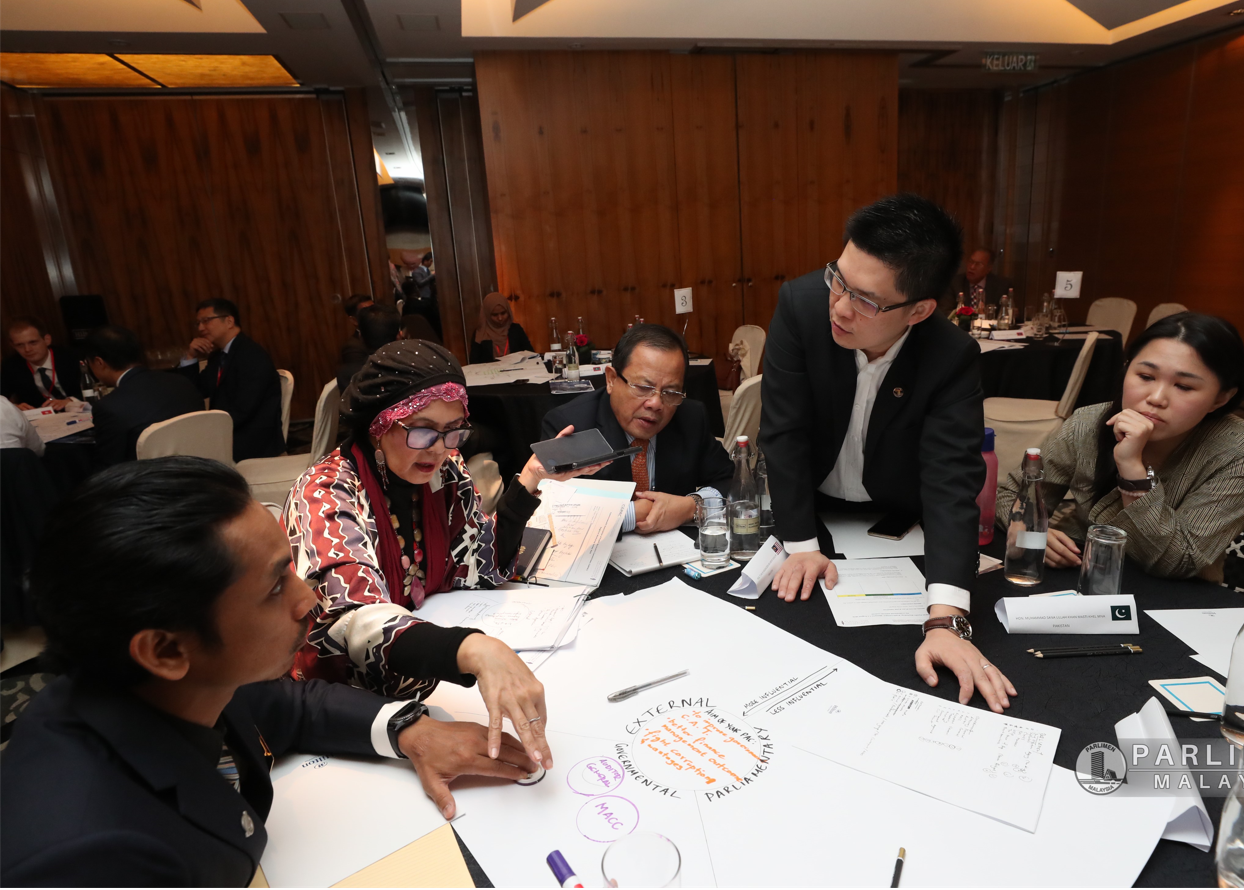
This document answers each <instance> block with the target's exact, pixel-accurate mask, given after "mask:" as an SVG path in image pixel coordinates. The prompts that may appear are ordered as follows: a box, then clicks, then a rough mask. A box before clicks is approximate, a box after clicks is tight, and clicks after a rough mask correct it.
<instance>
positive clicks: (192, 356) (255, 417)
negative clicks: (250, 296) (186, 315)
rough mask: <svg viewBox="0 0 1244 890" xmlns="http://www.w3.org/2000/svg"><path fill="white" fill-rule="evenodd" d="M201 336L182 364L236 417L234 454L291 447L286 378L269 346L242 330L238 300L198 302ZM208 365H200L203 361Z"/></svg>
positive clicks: (241, 456) (217, 406)
mask: <svg viewBox="0 0 1244 890" xmlns="http://www.w3.org/2000/svg"><path fill="white" fill-rule="evenodd" d="M194 315H195V318H194V328H195V335H196V336H195V338H194V339H193V340H191V341H190V345H189V346H187V347H186V354H185V355H184V356H183V357H182V360H181V367H180V368H178V371H180V372H181V373H182V374H183V375H185V377H186V379H188V380H189V381H190V382H191V383H193V384H194V385H195V386H197V387H198V388H199V394H200V395H201V396H203V398H205V399H208V400H209V407H210V408H212V409H213V410H216V411H228V412H229V416H230V417H232V418H233V459H234V460H235V461H239V460H247V459H248V458H252V457H276V456H277V455H279V454H280V453H281V452H283V451H284V450H285V436H284V434H283V433H282V432H281V379H280V377H278V376H277V373H276V365H274V364H272V359H271V358H269V357H268V353H267V351H266V350H265V349H264V348H263V347H262V346H260V345H259V344H258V343H256V342H255V341H254V340H252V339H251V338H250V337H248V336H246V334H244V333H242V328H241V327H240V325H241V322H242V319H241V316H240V315H239V314H238V307H237V305H235V304H234V302H233V301H232V300H226V299H223V298H220V297H216V298H213V299H211V300H204V301H203V302H202V303H200V304H199V305H198V306H197V307H195V313H194ZM202 359H207V366H206V367H205V368H203V370H201V371H200V370H199V361H200V360H202Z"/></svg>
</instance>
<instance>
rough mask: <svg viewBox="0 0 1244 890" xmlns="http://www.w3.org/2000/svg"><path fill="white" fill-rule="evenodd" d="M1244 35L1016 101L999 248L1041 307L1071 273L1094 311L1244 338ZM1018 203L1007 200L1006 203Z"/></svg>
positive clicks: (1006, 123) (1005, 125)
mask: <svg viewBox="0 0 1244 890" xmlns="http://www.w3.org/2000/svg"><path fill="white" fill-rule="evenodd" d="M1242 105H1244V35H1241V34H1240V33H1239V32H1238V31H1236V32H1234V33H1231V34H1226V35H1220V36H1217V37H1212V38H1207V39H1205V40H1202V41H1198V42H1196V43H1190V44H1184V45H1182V46H1178V47H1174V48H1172V49H1169V50H1165V51H1163V52H1159V53H1154V54H1152V55H1149V56H1145V57H1142V58H1139V59H1135V60H1132V61H1128V62H1124V63H1121V64H1118V65H1114V66H1111V67H1109V68H1106V69H1103V70H1099V71H1095V72H1092V73H1088V74H1084V75H1080V76H1077V77H1074V78H1071V79H1070V80H1067V81H1064V82H1060V83H1058V84H1054V85H1051V86H1048V87H1043V88H1041V89H1038V90H1032V91H1027V92H1025V93H1022V94H1020V95H1019V96H1018V97H1014V98H1013V101H1007V102H1004V104H1003V114H1002V118H1001V121H1000V126H999V167H998V189H999V195H1000V199H999V202H998V205H997V206H998V207H1001V208H1003V209H1002V211H1000V213H999V216H998V219H999V221H1000V224H1001V226H1002V229H1003V231H1002V232H1001V233H999V236H998V237H999V238H1000V239H1001V240H1003V241H1005V243H1006V244H1007V245H1008V246H1013V247H1014V249H1013V250H1011V251H1009V252H1008V254H1007V261H1006V264H1005V266H1004V269H1003V272H1004V274H1008V275H1011V276H1013V277H1014V278H1015V279H1016V286H1017V290H1021V293H1023V294H1026V295H1027V298H1028V305H1029V308H1032V307H1033V306H1035V305H1036V301H1037V300H1038V299H1039V297H1040V294H1041V292H1042V291H1047V290H1049V289H1050V287H1051V286H1052V283H1053V280H1054V273H1055V272H1057V271H1058V270H1060V269H1068V270H1073V269H1080V270H1083V271H1084V289H1083V294H1082V297H1081V299H1080V300H1078V301H1074V302H1071V303H1069V304H1068V314H1069V316H1070V317H1071V320H1072V321H1073V322H1075V321H1080V320H1082V319H1083V318H1084V316H1085V315H1086V314H1087V312H1088V308H1089V306H1090V305H1091V303H1092V301H1093V300H1095V299H1098V298H1100V297H1126V298H1128V299H1131V300H1134V301H1135V302H1136V304H1137V314H1136V321H1135V322H1134V324H1133V328H1132V331H1133V333H1136V332H1138V331H1139V330H1140V329H1141V327H1142V326H1143V325H1144V323H1145V321H1146V320H1147V319H1148V315H1149V312H1150V310H1151V309H1153V307H1154V306H1156V305H1157V304H1158V303H1163V302H1180V303H1183V304H1185V305H1186V306H1188V307H1189V308H1190V309H1193V310H1195V311H1200V312H1209V313H1214V314H1218V315H1222V316H1223V317H1225V318H1228V319H1230V320H1231V321H1232V322H1233V323H1235V325H1236V326H1237V327H1239V328H1240V329H1241V330H1244V301H1242V300H1241V299H1240V294H1241V293H1244V168H1242V167H1241V165H1240V164H1239V162H1238V155H1239V152H1238V150H1237V147H1238V145H1239V144H1240V142H1241V141H1244V115H1241V114H1239V112H1238V110H1239V108H1240V107H1241V106H1242ZM1004 193H1005V195H1006V199H1005V201H1003V200H1002V199H1001V196H1002V195H1003V194H1004Z"/></svg>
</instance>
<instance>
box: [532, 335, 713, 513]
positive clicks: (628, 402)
mask: <svg viewBox="0 0 1244 890" xmlns="http://www.w3.org/2000/svg"><path fill="white" fill-rule="evenodd" d="M688 364H689V358H688V355H687V345H686V344H685V343H684V342H683V339H682V337H680V336H678V334H676V333H674V332H673V331H671V330H670V329H669V328H667V327H665V326H663V325H659V324H639V325H635V326H634V327H632V328H631V329H630V330H629V331H627V332H626V333H625V334H624V335H623V336H622V339H621V340H619V341H618V345H617V347H616V348H615V349H614V351H613V366H612V367H610V368H606V369H605V388H604V389H600V390H597V391H596V392H593V393H587V394H584V395H582V396H579V397H578V398H577V399H575V400H574V401H572V402H570V403H569V404H567V405H563V406H561V407H560V408H557V409H556V410H554V411H550V412H549V413H548V414H547V415H545V418H544V427H543V428H544V435H545V437H546V438H552V437H553V436H555V435H557V434H558V433H559V432H560V431H561V430H562V429H564V428H565V427H567V426H573V427H574V429H575V431H576V432H581V431H583V430H588V429H599V430H600V431H601V433H602V434H603V435H604V437H605V440H606V441H608V442H609V444H610V445H612V446H613V447H614V448H629V447H630V446H632V445H639V446H641V447H642V449H643V450H642V451H640V452H639V453H638V454H635V455H633V456H632V457H631V460H630V464H629V465H628V464H627V463H626V462H624V461H614V462H613V463H611V464H609V465H608V467H606V468H605V469H603V470H601V471H600V472H599V473H597V474H596V475H597V478H599V479H614V480H616V481H619V482H626V481H632V480H633V481H634V482H635V497H634V500H632V502H631V505H630V507H629V508H628V509H627V511H626V518H625V519H624V520H623V522H622V530H623V531H632V530H633V531H638V532H640V533H641V534H648V533H651V532H659V531H669V530H670V529H674V528H678V527H679V526H680V525H683V524H684V523H687V522H690V521H691V520H692V519H693V518H694V517H695V512H696V507H697V505H698V503H699V501H700V500H701V499H702V498H705V497H713V496H716V497H720V496H721V494H722V493H723V492H725V491H726V489H727V488H729V486H730V479H731V477H732V476H733V475H734V466H733V464H731V463H730V458H729V456H728V455H727V454H726V451H725V449H724V448H722V447H721V443H719V442H718V441H717V440H716V439H715V438H713V434H712V432H711V431H710V430H709V426H708V413H707V412H706V411H705V410H704V406H703V405H701V404H700V403H699V402H697V401H695V400H692V401H687V393H686V385H685V382H686V379H687V366H688Z"/></svg>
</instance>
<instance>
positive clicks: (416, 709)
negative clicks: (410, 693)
mask: <svg viewBox="0 0 1244 890" xmlns="http://www.w3.org/2000/svg"><path fill="white" fill-rule="evenodd" d="M426 713H428V706H427V705H425V704H424V703H423V702H419V701H412V702H410V703H409V704H407V705H406V706H405V707H404V708H399V709H398V710H397V712H396V713H394V715H393V716H392V717H390V718H389V727H388V729H389V744H390V745H392V746H393V753H394V754H396V755H397V756H398V757H405V756H406V755H405V754H403V753H402V749H401V748H399V747H398V745H397V737H398V735H399V734H400V733H401V731H402V730H403V729H405V728H406V727H408V726H410V725H411V724H412V723H414V722H415V721H416V720H418V719H419V718H420V717H422V716H423V715H424V714H426Z"/></svg>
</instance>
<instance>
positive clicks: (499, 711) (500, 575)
mask: <svg viewBox="0 0 1244 890" xmlns="http://www.w3.org/2000/svg"><path fill="white" fill-rule="evenodd" d="M465 383H466V381H465V379H464V377H463V374H462V368H461V367H460V366H459V365H458V362H457V360H456V359H455V358H454V357H453V356H452V355H451V354H450V353H449V352H448V351H447V350H446V349H445V348H444V347H442V346H438V345H436V344H434V343H429V342H427V341H425V340H399V341H397V342H395V343H390V344H388V345H386V346H383V347H381V348H380V349H379V350H377V351H376V352H375V353H374V354H373V355H372V356H371V357H370V358H369V359H368V361H367V364H366V365H364V366H363V368H362V370H360V371H359V372H358V373H357V374H355V375H354V378H353V379H352V381H351V383H350V386H349V388H348V389H347V390H346V391H345V393H344V394H343V395H342V399H341V410H342V414H343V415H344V416H345V417H346V419H347V422H348V423H349V425H350V429H351V434H350V436H349V437H348V438H347V439H346V440H345V442H343V443H342V445H341V447H340V448H339V449H337V450H336V451H334V452H332V453H331V454H329V455H328V456H327V457H325V458H324V459H323V460H322V461H320V462H319V463H318V464H316V465H315V466H313V467H311V468H310V469H308V470H307V471H306V472H305V473H303V474H302V476H301V477H300V478H299V479H298V481H297V482H295V483H294V487H293V490H292V491H291V493H290V497H289V501H288V503H287V504H286V507H285V527H286V530H287V531H288V533H289V538H290V548H291V552H292V556H293V560H294V569H295V571H296V572H297V573H298V574H299V576H300V577H302V578H303V579H304V580H305V581H306V582H307V583H308V584H310V585H311V586H312V587H313V588H314V589H315V591H316V593H317V595H318V599H319V602H318V604H317V605H316V607H315V609H314V610H313V611H312V613H311V614H312V622H311V625H310V631H309V634H308V639H307V645H306V646H305V647H304V648H303V650H302V652H300V653H299V655H298V659H297V662H296V664H295V668H294V672H295V675H296V676H298V677H300V678H308V679H310V678H323V679H326V680H332V681H336V682H345V683H351V684H353V685H355V686H362V687H364V688H367V689H371V690H374V691H376V692H379V693H381V694H384V695H390V696H393V697H395V698H401V699H423V698H425V697H426V696H427V695H428V694H429V693H431V691H432V690H433V689H434V688H435V686H436V684H437V682H438V681H439V680H449V681H450V682H454V683H459V684H461V685H464V686H469V685H472V684H473V683H474V682H475V681H476V680H478V681H479V684H480V693H481V695H482V696H483V698H484V702H485V704H486V705H487V706H488V713H489V716H490V724H491V726H490V729H489V741H488V756H489V757H492V758H495V757H497V753H498V750H499V745H500V744H501V740H502V733H501V718H502V716H503V715H504V716H507V717H509V718H510V721H511V722H512V723H513V724H514V726H515V727H516V728H517V729H518V731H519V734H520V736H522V740H523V743H524V746H525V748H526V750H527V753H528V754H529V755H530V756H531V757H532V759H533V760H536V761H542V762H545V763H546V764H547V762H548V760H547V758H548V757H549V753H548V746H547V744H546V743H545V741H544V732H543V730H544V727H543V723H542V721H543V719H544V716H545V711H544V688H543V686H541V684H540V683H539V682H538V681H537V680H536V678H535V677H534V676H533V675H532V673H531V671H530V670H528V668H527V666H526V665H525V664H523V662H522V661H521V660H520V659H519V658H518V656H516V655H515V654H514V652H513V651H512V650H511V649H510V648H509V647H508V646H506V645H505V644H504V643H502V642H501V641H499V640H496V639H494V638H492V637H488V636H485V635H484V634H482V633H480V632H478V631H474V630H471V629H469V628H447V627H439V626H437V625H434V624H430V623H428V622H424V621H421V620H420V619H418V618H417V617H415V614H414V612H415V611H417V610H418V609H419V607H420V606H421V605H423V601H424V599H425V597H427V596H430V595H432V594H435V593H438V592H441V591H446V590H449V589H451V588H454V587H476V586H480V585H483V586H488V587H491V586H494V585H497V584H501V583H502V582H504V581H506V580H508V579H509V578H510V577H511V575H512V567H513V564H514V560H515V557H516V556H517V554H518V549H519V544H520V543H521V541H522V534H523V527H524V526H525V525H526V523H527V520H528V519H529V518H530V517H531V514H532V513H533V512H535V509H536V507H537V505H538V504H539V497H538V492H537V485H538V484H539V483H540V481H541V480H542V479H543V478H545V477H546V475H547V474H546V473H545V471H544V468H543V466H542V465H541V464H540V462H539V461H537V460H536V459H535V458H534V457H533V458H532V459H531V460H530V461H528V463H527V465H526V466H525V467H524V468H523V470H522V472H521V473H519V475H518V476H517V477H515V479H514V481H513V482H511V484H510V487H509V488H508V489H507V490H506V492H505V494H504V495H503V496H502V498H501V502H500V503H499V504H498V505H497V513H496V516H495V517H493V516H490V515H488V514H487V513H485V512H484V511H483V510H482V509H480V503H479V494H478V492H476V490H475V486H474V484H473V483H472V482H471V477H470V475H469V474H468V472H467V468H466V464H465V462H464V461H463V460H462V457H461V456H460V455H459V454H458V452H457V450H456V449H457V448H459V447H460V446H461V445H462V444H463V443H464V442H465V441H466V439H467V437H468V436H469V435H470V431H471V428H470V427H469V426H468V425H467V417H468V412H467V395H466V388H465ZM571 431H572V430H571V429H569V428H568V429H567V430H566V431H564V432H565V433H567V434H568V433H569V432H571ZM593 469H594V468H593ZM573 475H579V473H571V474H567V475H565V476H555V477H553V478H556V479H566V478H569V477H570V476H573ZM424 719H427V718H424ZM515 744H517V743H515ZM519 753H520V754H521V751H520V752H519ZM511 762H513V761H511Z"/></svg>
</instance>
